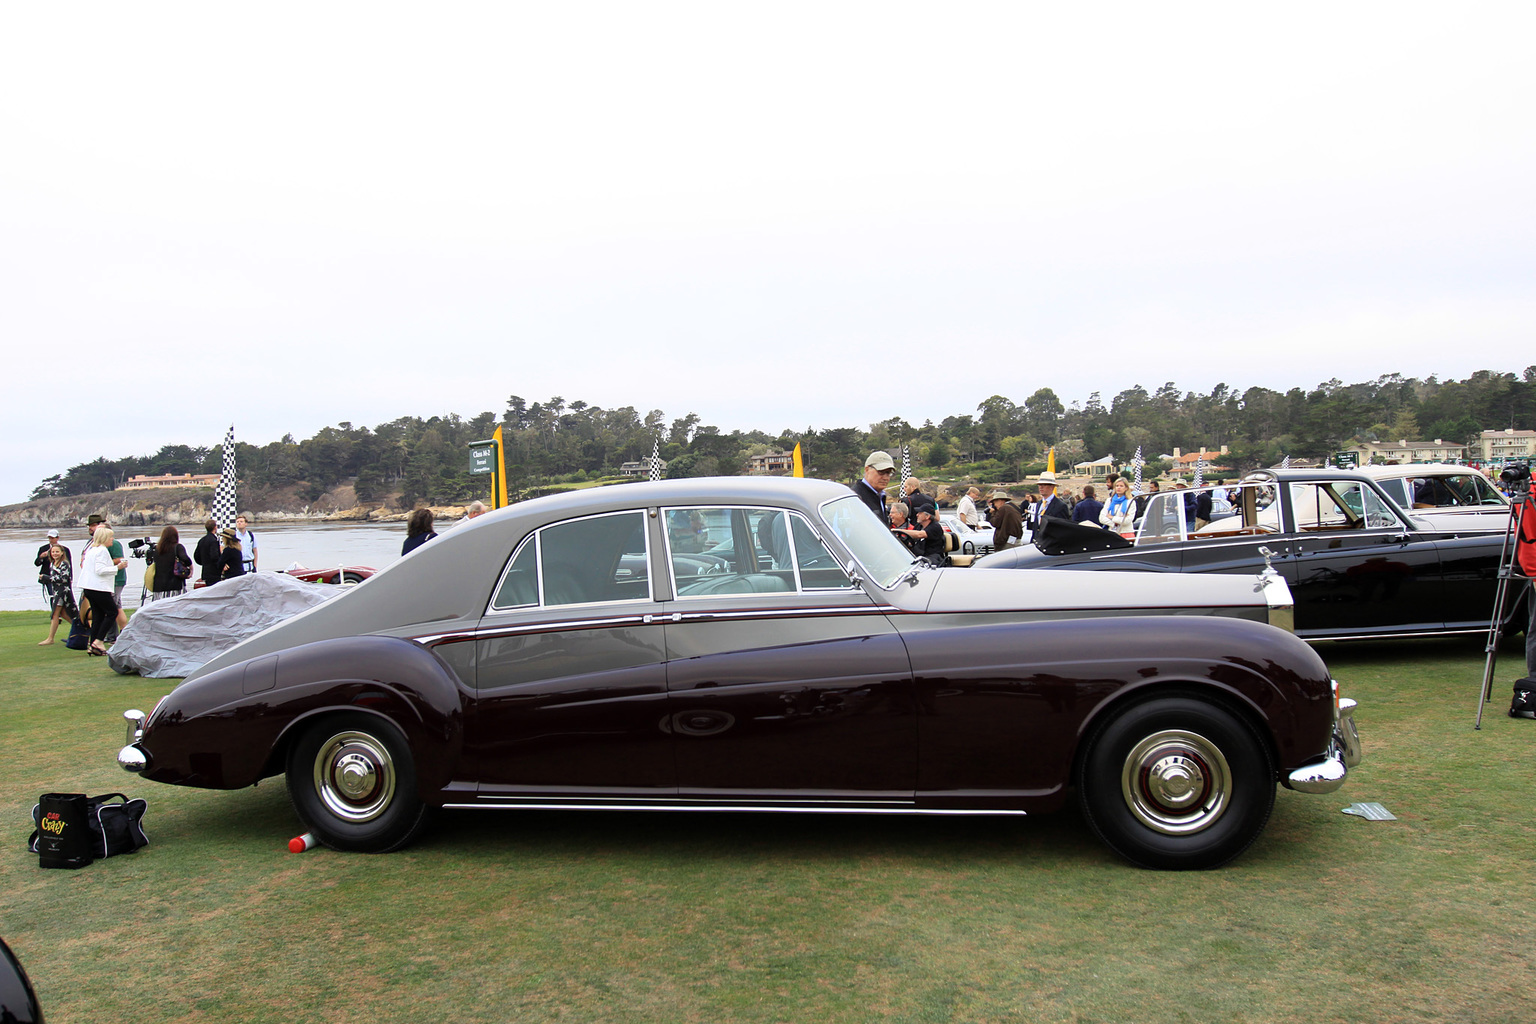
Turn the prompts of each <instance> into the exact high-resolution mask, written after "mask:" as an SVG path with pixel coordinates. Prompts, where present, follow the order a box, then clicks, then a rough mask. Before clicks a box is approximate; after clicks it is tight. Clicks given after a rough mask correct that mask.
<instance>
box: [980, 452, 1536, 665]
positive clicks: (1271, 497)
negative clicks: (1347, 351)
mask: <svg viewBox="0 0 1536 1024" xmlns="http://www.w3.org/2000/svg"><path fill="white" fill-rule="evenodd" d="M1213 490H1214V489H1213V488H1200V489H1193V488H1192V489H1188V490H1183V491H1163V492H1162V493H1160V494H1157V495H1154V496H1153V497H1152V498H1151V500H1150V501H1149V502H1148V503H1147V506H1146V510H1145V513H1144V515H1143V516H1142V518H1141V520H1140V522H1139V524H1138V527H1137V533H1136V537H1135V539H1134V541H1131V540H1126V539H1124V538H1121V537H1120V536H1118V535H1116V534H1112V533H1109V532H1107V531H1104V530H1100V529H1096V528H1094V527H1092V526H1081V525H1077V524H1073V523H1061V522H1058V521H1054V520H1047V522H1046V526H1045V529H1043V530H1042V531H1040V534H1039V535H1038V536H1036V537H1035V539H1034V543H1033V544H1030V545H1026V546H1023V547H1019V548H1010V549H1009V550H1007V551H1003V552H998V553H996V554H992V555H989V556H987V557H986V558H983V559H980V560H978V561H977V563H976V565H977V566H979V567H986V568H991V569H1115V570H1123V571H1135V572H1154V573H1241V574H1249V573H1253V572H1258V571H1261V570H1263V569H1264V568H1265V567H1266V566H1271V567H1273V569H1274V570H1275V571H1276V572H1278V573H1280V574H1281V575H1283V576H1284V577H1285V580H1286V582H1287V583H1288V584H1290V588H1291V594H1292V595H1293V597H1294V599H1295V602H1296V627H1295V628H1296V635H1297V636H1300V637H1303V638H1305V639H1308V640H1345V639H1358V638H1367V637H1388V636H1398V637H1404V636H1434V635H1441V634H1451V633H1475V632H1486V631H1487V630H1488V627H1489V624H1490V619H1491V618H1492V615H1493V602H1494V598H1495V590H1496V588H1497V585H1498V566H1499V559H1500V553H1501V550H1502V544H1503V537H1502V536H1500V535H1492V534H1489V533H1487V532H1485V531H1470V530H1469V531H1465V532H1457V531H1454V530H1446V529H1436V528H1435V527H1433V526H1431V525H1430V524H1429V523H1427V522H1424V521H1422V520H1420V519H1418V518H1416V517H1415V516H1413V515H1412V514H1410V513H1407V512H1404V511H1403V510H1402V509H1401V508H1399V507H1398V506H1397V504H1396V503H1394V502H1393V501H1392V500H1391V499H1389V498H1388V497H1387V496H1386V495H1385V494H1384V493H1383V492H1382V490H1381V488H1380V486H1379V485H1378V484H1377V483H1376V481H1374V480H1372V479H1371V478H1370V477H1369V476H1367V475H1366V474H1363V473H1358V472H1351V471H1347V470H1337V469H1321V470H1319V469H1312V470H1277V471H1271V470H1260V471H1258V472H1255V473H1250V474H1249V475H1248V476H1246V477H1244V478H1243V479H1242V480H1241V481H1240V482H1239V483H1238V484H1237V485H1235V486H1232V487H1223V488H1220V490H1221V491H1222V492H1224V493H1223V494H1222V495H1221V496H1220V498H1219V499H1218V500H1216V501H1214V502H1208V503H1202V501H1201V497H1202V495H1205V494H1209V493H1210V492H1212V491H1213ZM1201 512H1204V513H1205V515H1204V516H1200V513H1201ZM1512 596H1513V600H1512V601H1511V602H1510V607H1509V608H1507V609H1506V610H1505V612H1504V620H1503V621H1504V622H1505V628H1506V630H1508V631H1511V632H1516V633H1517V632H1519V631H1520V630H1521V629H1523V628H1524V623H1525V619H1524V612H1523V611H1521V610H1520V608H1519V607H1517V606H1516V602H1518V601H1519V599H1520V591H1519V590H1513V591H1512Z"/></svg>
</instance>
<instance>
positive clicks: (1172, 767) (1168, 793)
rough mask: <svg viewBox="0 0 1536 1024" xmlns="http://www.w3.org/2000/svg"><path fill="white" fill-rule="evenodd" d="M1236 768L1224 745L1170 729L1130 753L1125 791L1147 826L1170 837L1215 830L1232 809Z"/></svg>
mask: <svg viewBox="0 0 1536 1024" xmlns="http://www.w3.org/2000/svg"><path fill="white" fill-rule="evenodd" d="M1231 782H1232V772H1231V769H1230V768H1229V767H1228V766H1227V759H1226V758H1225V757H1223V756H1222V753H1221V749H1220V748H1219V747H1217V746H1216V744H1214V743H1212V742H1211V741H1210V740H1208V739H1206V738H1205V737H1204V736H1201V735H1200V734H1199V733H1193V732H1186V731H1185V730H1182V729H1168V730H1165V731H1163V732H1158V733H1154V734H1152V735H1151V736H1148V737H1146V738H1145V739H1143V740H1142V741H1141V742H1140V743H1138V744H1136V746H1134V747H1132V748H1131V752H1130V753H1129V754H1127V755H1126V758H1125V765H1124V767H1123V768H1122V771H1121V775H1120V789H1121V792H1122V793H1123V794H1124V796H1125V803H1126V806H1127V807H1129V808H1130V810H1131V813H1132V814H1134V815H1135V816H1136V817H1137V819H1138V820H1140V821H1141V823H1142V824H1144V825H1146V826H1147V827H1149V828H1152V829H1155V830H1156V831H1158V832H1162V833H1164V834H1165V835H1171V836H1179V835H1188V834H1189V833H1191V832H1199V831H1200V830H1201V829H1204V828H1209V827H1210V826H1211V825H1212V824H1214V823H1215V822H1216V820H1217V819H1218V818H1220V817H1221V816H1222V814H1223V813H1224V812H1225V811H1226V809H1227V802H1228V799H1229V796H1230V794H1231V788H1232V787H1231Z"/></svg>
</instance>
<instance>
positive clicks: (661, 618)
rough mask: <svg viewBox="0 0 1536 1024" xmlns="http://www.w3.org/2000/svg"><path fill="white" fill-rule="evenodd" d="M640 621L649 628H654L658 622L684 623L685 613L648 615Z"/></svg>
mask: <svg viewBox="0 0 1536 1024" xmlns="http://www.w3.org/2000/svg"><path fill="white" fill-rule="evenodd" d="M640 621H641V622H643V623H645V624H646V625H647V626H654V625H655V624H656V623H658V622H682V621H683V613H682V612H673V613H672V614H671V615H647V616H645V617H644V618H643V619H641V620H640Z"/></svg>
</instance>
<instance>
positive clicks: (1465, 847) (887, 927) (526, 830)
mask: <svg viewBox="0 0 1536 1024" xmlns="http://www.w3.org/2000/svg"><path fill="white" fill-rule="evenodd" d="M46 632H47V628H46V621H45V617H44V616H43V615H42V613H23V612H14V613H0V699H3V702H4V703H3V707H4V712H3V716H0V751H3V756H0V821H5V822H10V823H11V824H10V827H8V828H6V829H4V830H3V831H0V835H3V836H4V837H6V838H5V842H4V844H3V851H0V936H3V937H4V938H5V939H6V940H7V941H8V942H9V943H10V945H11V947H12V948H13V949H14V950H15V951H16V953H17V955H18V956H19V957H20V958H21V960H22V962H23V963H24V964H25V965H26V967H27V970H28V972H29V973H30V975H31V977H32V980H33V983H34V985H35V986H36V987H37V989H38V992H39V996H40V998H41V1000H42V1002H43V1006H44V1010H45V1012H46V1013H47V1016H48V1019H49V1020H50V1021H52V1022H54V1024H60V1022H63V1024H73V1022H103V1024H105V1022H118V1021H123V1020H131V1019H146V1020H156V1021H173V1022H174V1021H240V1022H242V1024H257V1022H264V1021H273V1022H283V1024H290V1022H294V1021H321V1020H323V1021H357V1022H374V1021H381V1022H383V1021H411V1022H419V1021H456V1022H458V1021H494V1022H500V1021H545V1020H549V1021H704V1022H715V1021H795V1022H800V1021H804V1022H820V1021H848V1022H865V1021H887V1020H889V1021H1029V1022H1033V1021H1104V1022H1126V1021H1138V1022H1139V1021H1190V1022H1202V1024H1210V1022H1234V1021H1308V1022H1320V1021H1352V1022H1353V1021H1369V1022H1384V1021H1439V1020H1446V1021H1453V1020H1454V1021H1499V1022H1508V1021H1523V1020H1528V1019H1530V1018H1531V1016H1532V1009H1531V1008H1532V1006H1533V1001H1536V997H1533V996H1532V995H1531V994H1530V988H1531V979H1532V978H1533V977H1536V972H1533V967H1536V916H1533V909H1536V908H1533V903H1532V879H1533V877H1536V790H1533V786H1532V782H1533V774H1536V773H1533V771H1532V768H1533V766H1536V758H1533V756H1532V753H1533V750H1536V721H1524V720H1513V719H1510V718H1508V717H1507V716H1506V715H1505V713H1504V712H1505V709H1506V708H1507V706H1508V695H1509V686H1508V681H1509V680H1512V679H1513V678H1515V677H1517V676H1519V675H1522V674H1523V666H1522V665H1521V664H1520V663H1519V660H1518V658H1517V657H1516V656H1515V655H1509V656H1507V657H1506V658H1505V660H1503V661H1502V662H1501V669H1500V672H1499V673H1498V679H1499V680H1500V682H1499V684H1498V689H1497V691H1496V699H1495V703H1493V704H1491V705H1489V709H1488V713H1487V714H1486V715H1485V717H1484V725H1483V728H1482V730H1481V731H1478V732H1475V731H1473V729H1472V722H1473V716H1474V715H1475V713H1476V689H1477V682H1478V680H1479V679H1480V678H1481V675H1482V665H1483V656H1482V648H1481V645H1480V644H1479V643H1477V642H1474V641H1409V642H1402V643H1379V644H1348V645H1343V644H1335V645H1325V646H1324V647H1323V648H1322V654H1323V657H1324V658H1325V659H1326V660H1327V661H1328V662H1329V664H1330V666H1331V667H1332V668H1333V670H1334V674H1335V675H1336V676H1337V677H1338V679H1339V681H1340V683H1341V684H1342V686H1343V691H1344V693H1345V695H1346V696H1352V697H1355V698H1357V699H1358V700H1359V701H1360V702H1361V710H1360V712H1359V714H1358V721H1359V722H1360V727H1361V731H1362V734H1363V737H1364V742H1365V750H1366V760H1365V762H1364V763H1363V764H1362V765H1361V766H1360V767H1359V768H1357V769H1355V770H1354V771H1353V772H1352V774H1351V778H1350V782H1349V783H1348V785H1346V787H1345V788H1344V789H1343V790H1342V791H1340V792H1339V793H1335V794H1333V795H1331V796H1303V795H1300V794H1296V793H1291V792H1289V791H1286V790H1281V791H1280V793H1279V797H1278V800H1277V802H1276V806H1275V813H1274V817H1273V819H1272V820H1271V822H1270V825H1269V829H1268V831H1267V832H1266V833H1265V835H1264V836H1263V838H1261V839H1260V840H1259V842H1258V843H1257V844H1256V845H1255V846H1254V847H1253V849H1251V850H1250V851H1249V852H1248V853H1247V854H1245V855H1244V856H1243V857H1241V858H1239V859H1238V860H1237V861H1236V862H1235V863H1234V864H1232V865H1230V866H1229V867H1227V868H1224V869H1222V870H1219V871H1213V872H1200V873H1158V872H1150V871H1143V870H1139V869H1136V868H1132V867H1129V866H1127V865H1125V864H1124V863H1122V862H1121V861H1119V860H1118V859H1116V858H1115V857H1114V856H1113V855H1111V854H1109V853H1108V852H1107V851H1105V850H1104V849H1103V848H1101V847H1100V846H1099V845H1098V844H1097V842H1096V841H1095V840H1094V839H1093V838H1092V836H1091V835H1090V834H1089V832H1088V830H1087V828H1086V826H1085V825H1084V824H1083V823H1082V822H1081V821H1080V820H1079V819H1078V816H1077V815H1076V813H1075V812H1071V811H1069V812H1066V813H1062V814H1059V815H1055V816H1050V817H1032V818H1025V819H1006V818H997V819H990V818H958V819H951V818H942V817H935V818H880V817H858V816H847V817H837V816H822V815H807V816H803V817H795V816H782V815H750V814H741V815H705V814H695V815H691V814H665V813H655V814H639V813H636V814H612V813H610V814H603V813H591V814H579V813H554V812H547V813H535V812H521V813H516V812H513V813H500V814H492V813H483V812H482V813H478V814H477V813H474V812H456V813H449V814H443V815H441V816H439V817H438V818H437V819H436V824H435V826H434V828H433V830H432V831H431V832H430V833H429V834H428V835H427V836H426V838H425V839H424V840H423V841H421V842H418V843H417V844H415V845H414V846H412V847H410V848H409V849H407V850H405V851H404V852H401V853H397V854H391V855H387V856H381V857H369V856H361V855H344V854H337V853H333V852H330V851H327V850H323V849H321V850H315V851H312V852H310V853H306V854H302V855H297V854H290V853H288V852H287V849H286V844H287V840H288V839H289V838H290V837H292V836H293V835H294V834H295V833H296V832H297V830H298V824H297V821H296V819H295V818H294V815H293V812H292V810H291V809H290V808H289V805H288V800H287V795H286V793H285V792H284V789H283V785H282V782H281V780H273V781H270V782H266V783H263V784H262V785H261V786H259V787H257V788H255V789H251V790H245V791H241V792H234V793H215V792H204V791H201V790H189V789H177V788H172V787H167V786H159V785H156V784H154V783H148V782H144V781H142V780H139V779H137V778H135V777H133V776H130V775H127V774H126V773H124V772H122V771H121V770H119V769H118V768H117V766H116V763H115V762H114V760H113V755H114V754H115V752H116V750H117V748H118V747H119V746H121V744H122V734H123V728H122V719H121V717H120V716H121V713H122V711H123V709H125V708H128V707H139V708H143V709H145V710H148V709H149V707H150V706H151V705H152V704H153V703H154V701H155V699H156V698H157V697H158V696H159V695H161V694H162V693H164V692H166V691H167V690H168V689H169V683H168V682H167V681H164V680H142V679H138V678H137V677H122V676H116V675H113V674H112V672H111V671H110V670H109V669H108V667H107V665H106V663H105V659H101V658H87V657H85V656H84V654H83V653H80V652H75V651H68V650H65V649H64V648H63V647H62V645H56V646H54V647H51V648H39V647H36V646H34V645H35V643H36V641H37V640H39V639H41V638H42V637H43V636H44V635H45V634H46ZM52 790H66V791H83V792H89V793H92V794H95V793H103V792H113V791H117V790H124V791H126V792H128V794H129V795H130V796H143V797H147V798H148V800H149V813H148V815H147V816H146V818H145V824H146V827H147V831H148V833H149V836H150V839H151V845H150V846H148V847H147V848H145V849H144V850H141V851H140V852H139V853H137V854H134V855H132V856H127V857H120V858H114V859H113V860H108V861H99V862H97V863H95V864H93V865H91V866H90V867H88V868H85V869H83V870H80V871H43V870H40V869H39V868H38V866H37V857H36V856H35V855H30V854H27V853H26V852H24V845H25V839H26V836H27V834H28V832H29V831H30V829H31V824H30V821H31V819H30V814H31V807H32V804H33V803H34V802H35V801H36V799H37V796H38V794H40V793H43V792H47V791H52ZM1366 800H1375V801H1380V802H1381V803H1383V804H1385V805H1386V806H1387V808H1388V809H1389V810H1391V811H1392V812H1393V813H1394V814H1396V815H1397V816H1398V818H1399V819H1400V820H1398V821H1394V822H1369V821H1364V820H1361V819H1358V818H1354V817H1351V816H1348V815H1344V814H1341V813H1340V809H1341V808H1343V807H1344V806H1345V805H1347V804H1349V803H1352V802H1355V801H1366Z"/></svg>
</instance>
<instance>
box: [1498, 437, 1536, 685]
mask: <svg viewBox="0 0 1536 1024" xmlns="http://www.w3.org/2000/svg"><path fill="white" fill-rule="evenodd" d="M1499 480H1500V481H1501V482H1502V483H1503V484H1504V485H1505V486H1506V487H1507V488H1508V490H1509V500H1510V501H1511V502H1513V503H1514V504H1515V505H1517V506H1519V508H1518V509H1517V510H1516V512H1515V515H1516V516H1518V517H1519V523H1520V529H1519V532H1518V533H1517V534H1516V535H1515V564H1516V565H1518V566H1519V567H1520V572H1521V573H1523V574H1524V575H1525V577H1526V578H1527V579H1530V580H1532V581H1536V498H1533V496H1532V495H1531V470H1530V467H1529V466H1520V467H1516V468H1513V469H1506V470H1505V471H1504V472H1502V473H1500V474H1499ZM1527 586H1528V587H1530V588H1531V589H1530V590H1528V591H1527V593H1526V596H1525V608H1526V611H1527V612H1528V613H1529V618H1528V619H1527V621H1526V625H1525V672H1526V675H1527V677H1530V678H1536V582H1532V583H1530V584H1528V585H1527Z"/></svg>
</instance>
